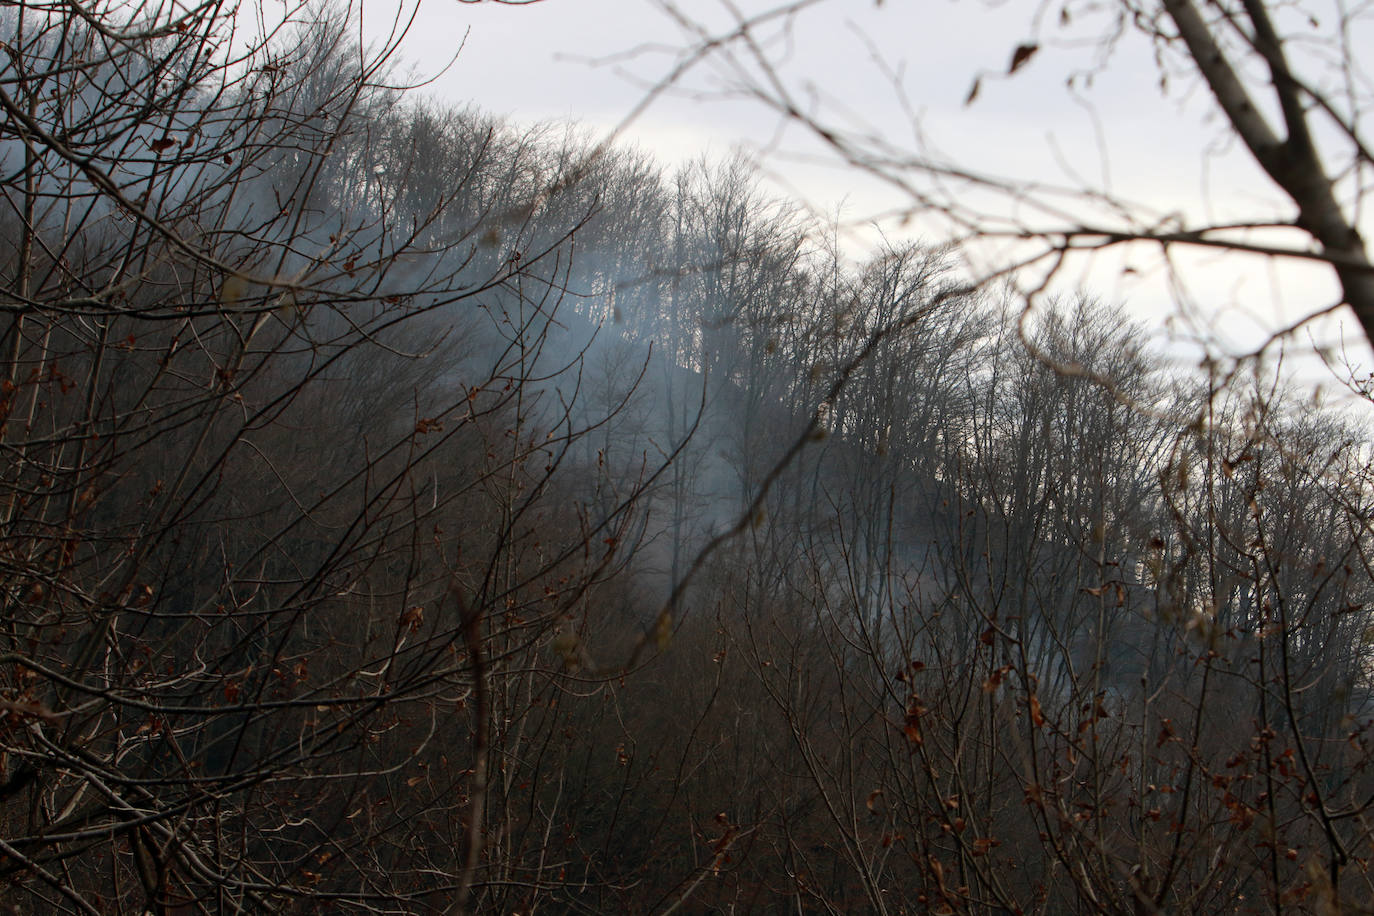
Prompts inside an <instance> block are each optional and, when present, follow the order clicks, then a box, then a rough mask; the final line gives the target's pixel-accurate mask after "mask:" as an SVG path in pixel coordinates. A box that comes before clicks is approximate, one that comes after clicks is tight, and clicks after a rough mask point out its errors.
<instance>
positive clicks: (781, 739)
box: [0, 2, 1374, 916]
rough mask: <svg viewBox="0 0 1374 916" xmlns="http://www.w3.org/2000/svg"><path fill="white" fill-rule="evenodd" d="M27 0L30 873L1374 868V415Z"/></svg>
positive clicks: (1217, 906) (158, 22) (991, 889)
mask: <svg viewBox="0 0 1374 916" xmlns="http://www.w3.org/2000/svg"><path fill="white" fill-rule="evenodd" d="M0 13H3V16H2V17H0V33H3V43H0V52H2V54H3V56H2V57H0V110H2V112H3V114H2V116H0V195H3V202H0V224H2V225H3V230H0V307H2V308H3V317H0V327H2V328H3V338H0V359H2V360H3V370H2V371H3V378H0V386H3V392H2V393H0V444H2V448H3V455H4V458H3V462H0V600H3V614H0V639H3V649H0V654H2V655H3V658H2V659H0V904H3V905H5V906H8V907H10V910H9V911H11V912H17V913H51V912H63V913H129V914H143V913H159V914H162V913H168V914H170V913H200V912H205V913H220V912H241V911H242V912H255V913H256V912H289V913H297V912H299V913H305V912H321V911H330V912H361V913H373V912H375V913H430V912H455V913H461V912H488V913H524V914H529V913H534V912H536V911H538V912H559V913H561V912H568V913H605V912H632V913H640V912H644V913H649V912H654V913H667V912H674V911H680V912H695V913H716V912H719V913H726V912H730V913H734V912H777V913H783V912H791V913H813V912H814V913H851V912H875V913H885V914H897V913H934V914H955V913H960V914H962V913H968V914H1013V913H1024V914H1031V913H1122V914H1131V916H1136V914H1158V913H1170V914H1176V913H1177V914H1183V913H1204V914H1210V913H1277V912H1285V913H1286V912H1298V913H1315V914H1332V913H1358V912H1369V911H1370V909H1369V904H1368V901H1369V900H1370V899H1371V898H1374V880H1372V879H1374V876H1371V874H1370V871H1369V868H1370V864H1371V863H1370V857H1371V856H1372V855H1374V772H1371V757H1370V754H1371V747H1372V746H1374V734H1371V724H1372V723H1374V691H1372V690H1371V688H1374V683H1371V663H1372V662H1374V658H1372V656H1374V569H1371V566H1370V561H1371V557H1374V537H1371V532H1370V527H1369V523H1370V519H1371V517H1372V514H1374V479H1371V472H1370V467H1369V456H1370V454H1371V448H1370V445H1371V440H1370V436H1369V431H1368V429H1367V428H1365V427H1364V426H1362V425H1359V424H1358V423H1357V422H1356V420H1354V419H1353V418H1352V416H1353V415H1352V413H1351V412H1350V411H1347V410H1337V409H1330V408H1326V407H1323V406H1322V405H1321V404H1320V403H1318V402H1316V401H1315V400H1314V399H1312V398H1310V397H1306V396H1305V395H1304V394H1303V393H1302V392H1293V391H1290V390H1286V389H1285V388H1284V387H1283V386H1282V385H1281V384H1279V383H1278V382H1277V381H1275V377H1274V374H1273V373H1272V372H1270V371H1268V370H1266V369H1265V368H1264V367H1263V366H1261V365H1258V364H1247V365H1246V366H1245V367H1243V369H1241V370H1235V371H1222V369H1221V368H1220V367H1212V368H1210V369H1209V368H1208V367H1204V368H1203V370H1202V371H1201V372H1181V371H1179V370H1178V369H1177V368H1176V367H1172V366H1170V365H1169V364H1167V363H1166V362H1165V361H1164V360H1162V359H1161V358H1160V357H1159V356H1158V355H1157V354H1156V353H1154V352H1153V351H1152V350H1151V349H1150V348H1149V347H1148V346H1147V345H1146V342H1145V335H1144V334H1143V333H1142V332H1141V331H1140V330H1139V329H1138V328H1135V327H1133V326H1131V325H1130V324H1129V323H1126V322H1123V321H1122V320H1121V318H1120V315H1119V310H1118V309H1116V308H1114V307H1113V306H1112V304H1110V303H1108V304H1104V303H1100V302H1097V301H1094V300H1093V299H1092V298H1091V297H1089V296H1083V297H1080V298H1076V299H1072V300H1063V301H1060V302H1058V303H1057V304H1055V305H1054V306H1053V307H1052V308H1048V309H1045V310H1042V311H1040V312H1037V313H1036V314H1035V315H1033V316H1031V317H1030V318H1029V319H1027V318H1026V317H1025V316H1024V315H1023V314H1022V312H1021V310H1020V308H1019V307H1018V305H1017V304H1016V303H1015V302H1014V301H1012V299H1011V298H1010V297H1009V296H1007V295H1004V294H1002V293H1001V292H1000V291H999V290H997V289H977V288H972V287H970V286H968V285H966V284H965V283H964V282H963V281H962V279H961V275H960V272H959V270H958V269H957V259H956V258H955V257H954V254H953V253H952V252H949V251H945V250H941V249H939V248H934V247H929V246H923V245H920V244H913V243H905V242H903V243H901V244H898V243H892V244H889V245H887V246H885V247H882V248H881V249H879V250H875V251H873V252H871V253H870V254H869V255H868V256H867V257H866V258H865V259H863V260H862V261H859V262H856V261H855V260H854V259H852V258H850V257H847V256H845V255H844V254H843V253H842V252H841V251H840V246H839V245H838V244H837V243H836V242H835V241H834V235H833V232H831V231H829V230H828V229H827V227H826V226H824V225H821V224H818V223H817V222H816V221H815V220H814V219H813V218H811V217H810V216H808V215H807V214H806V213H805V212H803V211H802V210H800V209H799V208H797V207H794V206H791V205H789V204H788V203H787V202H786V201H783V200H780V199H778V198H776V197H774V196H771V195H769V194H768V193H766V192H765V191H764V190H763V189H762V187H761V184H760V181H759V179H758V177H757V176H756V175H755V174H754V173H753V172H752V171H751V169H750V167H749V165H748V164H747V162H746V161H745V160H744V159H743V158H730V159H725V160H706V159H703V160H701V161H699V162H697V163H695V164H691V165H688V166H685V167H680V168H674V169H668V168H664V167H661V166H659V165H658V164H656V163H654V162H653V161H650V160H649V159H648V158H647V157H645V156H644V155H641V154H638V153H636V152H635V151H633V150H632V149H626V148H620V147H608V146H601V145H598V144H596V143H595V142H594V141H592V140H589V139H587V138H586V137H585V136H584V135H582V134H581V133H580V132H579V131H578V130H576V129H573V128H566V127H563V126H536V127H528V126H518V125H514V124H508V123H502V122H500V121H498V120H494V119H492V118H490V117H487V116H485V115H483V114H482V113H481V112H480V111H479V110H477V109H466V108H454V107H450V106H446V105H444V104H441V103H438V102H435V101H432V100H426V99H424V98H423V97H421V96H419V95H417V94H416V93H413V92H407V91H403V90H401V89H397V88H395V61H394V59H393V58H394V52H395V50H396V49H395V45H394V44H393V45H388V46H384V47H380V48H378V47H374V48H371V49H367V50H364V49H361V48H360V47H359V46H358V45H357V44H356V42H355V36H356V31H355V30H353V29H351V28H350V27H349V24H348V22H347V20H346V18H345V17H343V16H341V15H339V14H337V13H333V12H329V11H320V10H318V9H316V10H302V11H298V13H297V14H296V15H294V16H293V17H290V19H289V21H287V22H285V23H283V24H282V25H281V26H280V28H279V29H277V30H276V31H274V32H272V33H271V34H269V35H268V36H267V37H266V38H265V39H263V40H261V41H252V40H248V39H246V38H245V36H244V35H243V34H240V33H237V32H235V31H234V26H235V20H234V18H233V16H232V14H231V13H230V12H229V11H228V10H226V9H223V8H221V7H218V6H215V5H208V6H195V7H192V8H190V9H189V11H188V10H187V9H186V8H183V7H167V8H166V9H161V10H155V9H153V8H152V7H151V6H149V7H138V6H136V5H135V6H130V5H127V4H112V5H110V6H108V7H106V6H95V7H87V6H82V5H78V4H76V3H68V2H52V3H50V4H42V3H39V4H27V5H25V6H20V7H15V6H11V5H7V6H6V9H4V10H3V11H0ZM474 101H475V102H477V103H480V98H479V99H476V100H474Z"/></svg>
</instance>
